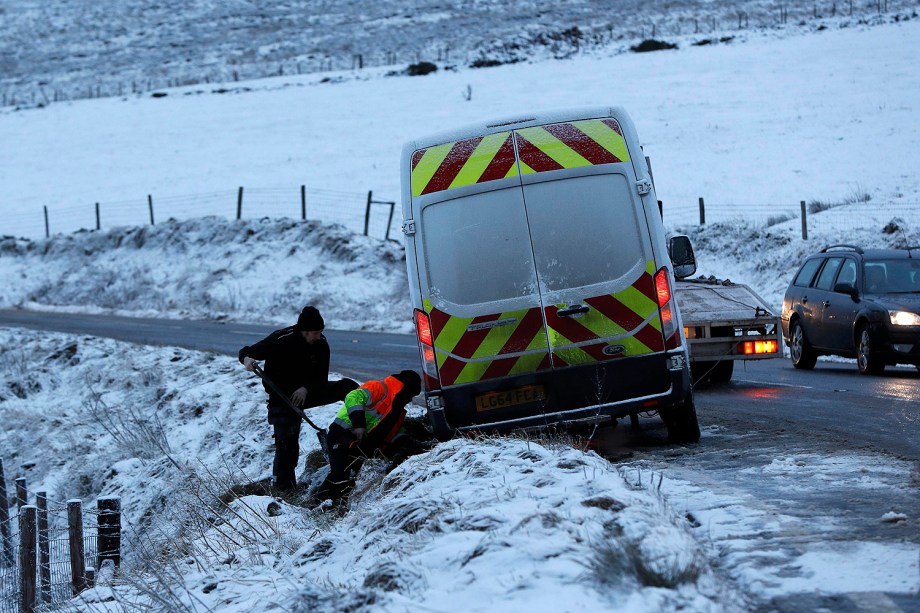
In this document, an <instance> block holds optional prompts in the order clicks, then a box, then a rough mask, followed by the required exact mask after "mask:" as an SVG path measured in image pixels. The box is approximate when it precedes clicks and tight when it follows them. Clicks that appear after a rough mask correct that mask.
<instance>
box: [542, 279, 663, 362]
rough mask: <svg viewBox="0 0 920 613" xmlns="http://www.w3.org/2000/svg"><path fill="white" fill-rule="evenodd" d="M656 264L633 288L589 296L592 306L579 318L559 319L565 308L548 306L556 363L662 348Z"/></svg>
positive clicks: (585, 360) (548, 322)
mask: <svg viewBox="0 0 920 613" xmlns="http://www.w3.org/2000/svg"><path fill="white" fill-rule="evenodd" d="M654 274H655V267H654V263H653V262H651V261H649V262H648V263H647V264H646V270H645V272H644V273H643V274H642V275H641V276H640V277H639V278H638V279H637V280H636V281H635V282H634V283H633V284H632V285H631V286H629V287H627V288H626V289H624V290H622V291H619V292H617V293H615V294H608V295H603V296H596V297H594V298H589V299H587V300H585V303H586V304H587V305H588V306H589V307H591V308H590V310H589V311H588V312H587V313H586V314H585V315H583V316H581V317H579V318H577V319H575V318H570V317H559V316H558V315H557V314H556V312H557V311H558V310H560V307H561V305H560V306H549V307H547V308H546V322H547V326H548V328H549V337H550V343H551V345H552V347H553V365H554V366H555V367H557V368H558V367H560V366H566V365H575V364H585V363H590V362H597V361H601V360H609V359H612V358H620V357H626V356H637V355H644V354H647V353H652V352H657V351H663V350H664V338H663V336H662V333H661V319H660V317H659V315H658V302H657V294H656V291H655V281H654Z"/></svg>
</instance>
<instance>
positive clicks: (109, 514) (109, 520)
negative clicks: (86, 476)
mask: <svg viewBox="0 0 920 613" xmlns="http://www.w3.org/2000/svg"><path fill="white" fill-rule="evenodd" d="M96 508H97V510H98V512H99V514H98V522H99V554H98V559H97V561H96V568H102V563H103V562H104V561H106V560H112V562H114V563H115V568H118V567H119V566H120V565H121V498H119V497H118V496H105V497H103V498H100V499H99V500H98V501H96Z"/></svg>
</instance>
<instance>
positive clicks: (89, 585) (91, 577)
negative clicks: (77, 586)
mask: <svg viewBox="0 0 920 613" xmlns="http://www.w3.org/2000/svg"><path fill="white" fill-rule="evenodd" d="M94 587H96V569H95V568H93V567H92V566H90V567H89V568H87V569H86V589H88V590H91V589H93V588H94Z"/></svg>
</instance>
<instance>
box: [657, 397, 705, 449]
mask: <svg viewBox="0 0 920 613" xmlns="http://www.w3.org/2000/svg"><path fill="white" fill-rule="evenodd" d="M661 418H662V420H664V425H665V426H667V427H668V440H669V441H670V442H672V443H675V444H682V443H696V442H699V440H700V422H699V420H698V419H697V417H696V405H695V404H694V402H693V394H692V393H690V394H688V395H687V399H686V400H684V401H683V402H681V403H680V404H678V405H677V406H675V407H672V408H671V409H669V410H667V411H663V412H662V413H661Z"/></svg>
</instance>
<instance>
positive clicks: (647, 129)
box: [0, 19, 920, 238]
mask: <svg viewBox="0 0 920 613" xmlns="http://www.w3.org/2000/svg"><path fill="white" fill-rule="evenodd" d="M844 23H845V22H835V25H834V26H833V27H831V28H828V29H826V30H824V31H820V32H812V33H804V32H801V31H800V30H798V29H791V30H789V31H780V32H766V33H761V34H754V33H752V34H749V35H748V36H749V38H750V40H748V41H747V42H744V41H741V40H740V39H739V38H736V39H735V40H734V41H732V42H731V43H726V44H721V43H720V44H715V45H708V46H701V47H695V46H685V47H683V48H681V49H679V50H677V51H662V52H654V53H643V54H620V55H610V56H602V55H600V54H598V55H594V56H576V57H574V58H572V59H568V60H560V61H547V62H537V63H529V64H514V65H505V66H499V67H495V68H490V69H479V70H462V71H460V70H458V71H453V72H445V71H439V72H437V73H434V74H430V75H427V76H424V77H382V76H380V75H381V74H382V73H383V72H385V71H384V70H380V71H377V72H376V73H375V72H374V71H370V70H368V71H364V72H361V73H357V72H351V71H348V72H342V73H330V74H323V75H308V76H302V77H277V78H272V79H265V80H262V81H253V82H248V83H245V84H243V83H240V84H232V87H229V91H228V92H227V93H223V94H218V93H213V92H214V91H217V90H225V89H227V88H226V87H221V86H217V85H214V86H204V87H200V86H195V87H188V88H185V89H176V90H169V91H168V92H165V93H168V95H167V96H166V97H163V98H151V97H150V96H148V95H145V96H129V97H125V98H109V99H102V100H86V101H77V102H72V103H59V104H52V105H50V106H47V107H45V108H34V109H25V110H18V111H14V110H13V109H11V108H5V109H2V110H0V134H2V135H3V139H4V141H6V142H9V143H15V144H16V146H15V150H14V153H13V154H12V155H7V156H5V157H4V160H3V163H2V164H0V185H2V186H3V190H4V193H3V198H2V200H0V219H2V220H3V221H2V224H0V235H4V234H5V235H15V236H26V237H32V238H35V237H40V236H44V220H43V215H42V207H43V206H47V207H48V210H49V217H50V226H51V231H52V232H55V233H56V232H68V231H72V230H74V229H77V228H80V227H85V228H95V213H94V210H93V207H94V203H96V202H100V203H101V205H102V223H103V224H104V225H105V226H106V227H110V226H111V224H113V223H118V224H130V225H136V224H143V223H147V221H148V211H147V195H148V194H150V195H152V196H153V199H154V203H155V207H156V209H157V210H156V218H157V219H158V220H165V219H166V218H168V217H170V216H175V217H177V218H183V217H188V216H200V215H204V214H220V215H223V216H232V215H234V214H235V212H236V190H237V188H238V187H239V186H245V187H247V188H265V189H268V188H271V189H287V190H290V192H289V193H290V200H288V201H287V203H286V204H283V205H282V204H279V203H277V199H274V200H270V201H268V202H266V203H265V204H264V205H260V206H258V207H255V206H250V207H247V206H244V214H245V215H247V216H250V217H254V218H259V217H262V216H266V215H267V216H272V217H274V216H280V215H284V216H296V215H299V213H300V198H299V194H298V191H299V186H300V185H306V186H307V187H308V188H310V189H317V190H320V189H321V190H331V191H332V192H334V193H336V194H339V193H347V194H352V196H351V198H352V200H351V201H347V202H342V201H341V200H334V201H329V202H328V203H327V202H325V201H324V200H323V199H322V197H321V194H317V195H316V197H315V198H311V201H310V202H309V203H308V217H309V218H311V219H314V218H319V219H322V218H323V216H324V215H325V216H326V217H327V218H329V219H330V220H337V217H333V213H336V211H335V210H334V209H337V208H341V207H346V208H347V207H353V208H351V209H350V210H351V217H352V219H353V221H354V225H353V226H352V227H353V228H360V227H362V226H363V215H364V199H365V198H366V193H367V191H368V190H373V192H374V194H375V197H379V198H381V199H383V200H398V199H399V189H400V183H399V181H400V179H399V153H400V150H401V146H402V144H403V143H404V142H405V141H407V140H409V139H410V138H413V137H416V136H420V135H424V134H426V133H430V132H433V131H440V130H442V129H445V128H447V127H452V126H456V125H459V124H464V123H467V122H472V121H479V120H481V119H483V118H494V117H508V116H519V115H520V114H521V113H531V112H534V111H536V110H540V109H552V108H564V107H574V106H597V105H598V104H607V103H609V104H616V105H619V106H622V107H624V108H626V109H627V110H628V111H629V112H630V113H631V115H632V117H633V119H634V121H635V123H636V126H637V129H638V132H639V138H640V140H641V141H642V143H643V144H644V148H645V152H646V154H647V155H649V156H650V157H651V160H652V166H653V170H654V175H655V181H656V184H657V191H658V195H659V197H660V198H661V199H662V200H663V201H664V207H665V219H666V221H668V222H671V223H679V222H682V221H683V222H690V221H694V220H696V219H698V213H697V200H698V198H699V197H701V196H702V197H704V198H705V200H706V203H707V221H709V222H715V221H720V220H723V221H724V220H726V219H729V218H733V217H738V216H741V217H744V218H748V219H756V220H757V221H758V222H764V221H766V220H767V219H768V218H769V217H773V216H778V215H783V214H789V213H797V212H798V210H799V202H800V201H801V200H806V201H809V202H810V201H811V200H820V201H824V202H828V203H839V202H844V201H846V200H848V199H857V200H859V199H864V198H865V197H869V198H871V204H873V205H874V206H873V208H876V209H883V210H884V209H886V208H887V209H891V210H893V211H897V212H898V214H900V216H902V217H905V218H908V217H916V211H917V210H918V208H920V206H918V205H920V178H918V176H917V174H916V172H915V164H913V162H912V160H913V158H914V157H915V152H916V151H917V150H918V149H920V122H918V121H917V119H916V114H917V109H916V106H917V100H920V95H918V92H920V73H918V71H916V70H913V69H912V66H913V64H914V62H915V58H916V56H917V53H918V51H920V19H909V20H908V21H900V22H898V23H891V24H889V25H885V26H879V27H869V26H861V25H856V24H849V25H848V27H842V25H843V24H844ZM324 80H325V81H326V82H324ZM244 86H245V87H244ZM467 94H469V98H470V99H469V100H467V99H466V97H467ZM218 192H219V193H222V194H226V195H225V197H224V200H223V202H222V203H220V204H218V203H216V202H212V201H211V200H210V199H208V198H206V197H205V195H208V194H213V193H218ZM193 194H199V195H202V196H201V198H200V202H198V201H196V200H195V199H194V198H192V199H189V198H184V196H188V195H193ZM362 194H363V195H362ZM244 200H245V198H244ZM107 203H114V204H107ZM126 203H133V204H131V206H130V207H129V205H128V204H126ZM350 203H351V204H350ZM875 205H877V206H875ZM905 207H907V208H905ZM121 209H129V210H130V215H128V214H127V213H125V214H122V213H121V212H120V211H121ZM887 221H888V220H887V219H886V220H885V222H886V223H887ZM397 224H398V215H397ZM856 224H859V221H858V220H850V222H849V224H848V227H849V228H854V227H860V226H859V225H856Z"/></svg>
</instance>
